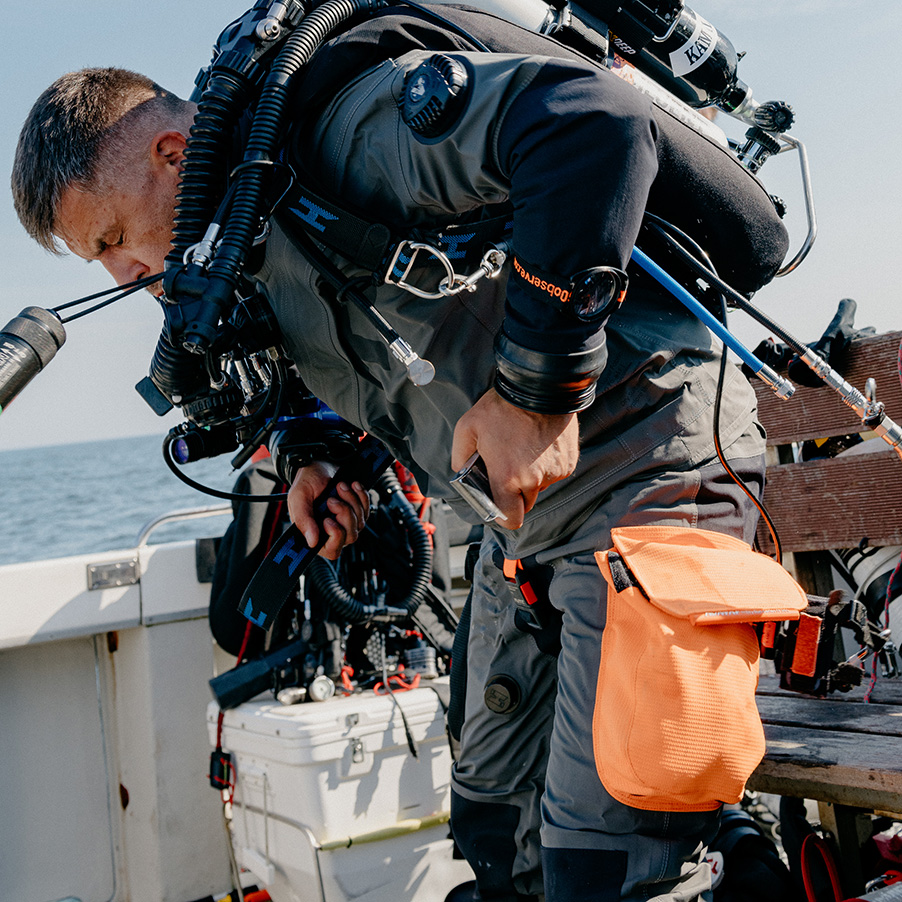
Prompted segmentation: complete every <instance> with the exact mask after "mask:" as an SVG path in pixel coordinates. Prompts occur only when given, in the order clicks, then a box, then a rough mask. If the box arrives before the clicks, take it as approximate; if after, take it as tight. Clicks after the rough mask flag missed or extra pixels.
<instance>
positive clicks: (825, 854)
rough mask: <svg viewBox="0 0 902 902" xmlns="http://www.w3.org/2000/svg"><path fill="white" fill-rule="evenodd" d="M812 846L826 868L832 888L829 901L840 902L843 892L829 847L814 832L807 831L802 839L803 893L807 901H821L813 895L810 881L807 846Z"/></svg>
mask: <svg viewBox="0 0 902 902" xmlns="http://www.w3.org/2000/svg"><path fill="white" fill-rule="evenodd" d="M811 846H813V847H814V848H815V849H816V850H817V852H818V854H819V855H820V856H821V860H822V861H823V862H824V866H825V867H826V869H827V876H828V877H829V878H830V888H831V889H832V890H833V899H832V900H830V902H842V899H843V892H842V887H841V886H840V882H839V872H838V871H837V870H836V862H835V861H834V860H833V853H832V852H831V851H830V847H829V846H828V845H827V843H826V842H824V840H823V839H821V837H820V836H818V835H817V834H816V833H809V834H808V836H806V837H805V839H804V840H803V841H802V851H801V859H802V883H803V884H804V885H805V895H806V896H807V897H808V902H822V900H819V899H818V898H817V897H816V896H815V895H814V887H813V886H812V883H811V862H810V860H809V847H811Z"/></svg>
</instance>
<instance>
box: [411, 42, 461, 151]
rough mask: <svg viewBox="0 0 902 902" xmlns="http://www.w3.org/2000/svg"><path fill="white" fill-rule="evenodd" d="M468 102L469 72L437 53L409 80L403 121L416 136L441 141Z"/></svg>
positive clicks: (459, 64)
mask: <svg viewBox="0 0 902 902" xmlns="http://www.w3.org/2000/svg"><path fill="white" fill-rule="evenodd" d="M466 99H467V70H466V68H465V67H464V65H463V63H460V62H458V61H457V60H454V59H451V58H450V57H448V56H445V55H444V54H442V53H436V54H434V55H433V56H431V57H430V58H429V59H428V60H426V62H424V63H421V64H420V65H419V66H417V68H416V69H414V70H413V72H411V73H410V75H408V76H407V78H406V79H405V81H404V92H403V95H402V97H401V118H402V119H403V120H404V122H405V123H406V124H407V126H408V127H409V128H410V130H411V131H412V132H414V133H415V134H417V135H420V136H421V137H423V138H438V137H439V136H441V135H443V134H446V133H447V132H448V131H449V130H450V129H451V127H452V126H453V125H454V123H455V122H456V121H457V119H458V117H459V116H460V114H461V112H462V111H463V108H464V105H465V103H466Z"/></svg>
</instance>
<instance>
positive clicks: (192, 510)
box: [135, 504, 232, 548]
mask: <svg viewBox="0 0 902 902" xmlns="http://www.w3.org/2000/svg"><path fill="white" fill-rule="evenodd" d="M231 512H232V505H231V504H212V505H210V506H208V507H189V508H184V509H182V510H176V511H170V512H169V513H168V514H161V515H160V516H158V517H153V518H152V519H150V520H148V521H147V522H146V523H145V524H144V525H143V526H142V527H141V530H140V532H139V533H138V538H137V539H136V540H135V547H136V548H143V547H144V546H145V545H146V544H147V539H148V538H149V536H150V534H151V533H152V532H153V531H154V530H155V529H156V528H157V527H158V526H162V525H163V524H164V523H171V522H173V521H175V520H201V519H204V518H206V517H216V516H219V515H220V514H229V513H231Z"/></svg>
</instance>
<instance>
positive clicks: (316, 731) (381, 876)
mask: <svg viewBox="0 0 902 902" xmlns="http://www.w3.org/2000/svg"><path fill="white" fill-rule="evenodd" d="M445 679H447V678H443V679H442V680H439V681H435V682H437V683H441V682H442V681H444V680H445ZM395 702H397V705H400V707H401V709H402V710H403V711H404V715H405V716H406V718H407V723H408V725H409V727H410V732H411V735H412V736H413V739H414V743H415V745H416V749H417V757H416V758H414V757H413V755H412V754H411V753H410V750H409V748H408V744H407V739H406V736H405V732H404V724H403V722H402V719H401V715H400V713H399V711H398V708H397V706H396V704H395ZM218 715H219V709H218V707H217V706H216V704H215V703H213V704H211V705H210V707H209V708H208V710H207V721H208V727H209V731H210V738H211V742H215V737H216V720H217V717H218ZM222 744H223V748H224V749H225V750H226V751H228V752H231V753H232V756H233V762H234V764H235V771H236V776H237V786H236V789H235V797H234V805H233V808H232V842H233V845H234V848H235V854H236V857H237V859H238V863H239V864H240V865H242V866H243V867H245V868H247V870H249V871H250V872H251V873H252V874H253V875H254V876H255V877H256V878H257V880H258V881H259V882H260V883H261V884H263V885H265V886H266V888H267V889H268V890H269V893H270V896H271V897H272V899H273V902H348V900H365V902H443V900H444V898H445V896H446V895H447V894H448V893H449V892H450V891H451V889H452V888H453V887H455V886H457V885H458V884H460V883H464V882H466V881H467V880H471V879H472V877H473V875H472V872H471V871H470V868H469V866H468V865H467V864H466V863H465V862H462V861H456V860H454V859H452V857H451V848H452V844H451V840H450V839H449V838H448V823H447V821H448V811H449V801H450V778H451V751H450V747H449V745H448V737H447V735H446V733H445V719H444V712H443V710H442V707H441V704H440V703H439V699H438V696H437V695H436V693H435V692H433V691H432V690H431V689H425V688H423V689H414V690H411V691H408V692H401V693H396V694H395V696H394V701H393V700H392V699H391V698H388V697H386V696H376V695H374V694H373V693H372V692H366V693H363V694H360V695H352V696H349V697H347V698H346V697H340V696H336V697H334V698H332V699H330V700H329V701H327V702H321V703H314V702H308V703H306V704H301V705H290V706H284V705H281V704H278V703H277V702H273V701H272V700H271V699H268V700H264V701H251V702H246V703H245V704H243V705H240V706H239V707H237V708H234V709H233V710H231V711H227V712H226V714H225V720H224V723H223V738H222Z"/></svg>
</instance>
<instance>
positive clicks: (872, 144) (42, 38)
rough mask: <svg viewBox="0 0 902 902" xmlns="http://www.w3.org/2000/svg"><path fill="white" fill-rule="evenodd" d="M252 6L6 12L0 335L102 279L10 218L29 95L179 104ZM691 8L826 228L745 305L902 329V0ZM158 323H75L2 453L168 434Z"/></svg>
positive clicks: (128, 311) (1, 43)
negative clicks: (167, 95) (776, 137)
mask: <svg viewBox="0 0 902 902" xmlns="http://www.w3.org/2000/svg"><path fill="white" fill-rule="evenodd" d="M471 2H472V3H473V5H478V0H471ZM250 5H251V0H246V2H236V0H219V2H217V3H205V2H199V0H179V2H173V0H157V2H155V3H138V2H134V0H78V2H77V3H73V2H71V0H66V2H63V0H51V2H49V3H47V4H44V5H43V6H42V7H41V11H40V14H39V15H38V14H37V13H35V12H34V11H33V10H32V11H31V12H30V13H29V12H27V11H26V9H25V8H23V9H21V10H18V8H17V10H18V11H17V13H16V15H15V16H13V15H8V16H7V18H6V24H5V27H4V28H3V30H2V37H0V92H2V97H0V99H2V103H0V170H2V171H3V173H4V180H3V188H2V191H0V238H2V242H0V246H2V251H0V255H2V256H0V271H2V286H3V287H2V289H0V326H2V325H3V324H5V323H6V322H8V321H9V320H10V319H11V318H12V317H14V316H16V315H17V314H18V313H19V312H20V311H21V310H22V309H23V308H24V307H26V306H30V305H35V306H42V307H54V306H57V305H59V304H61V303H64V302H65V301H67V300H69V299H71V298H75V297H80V296H82V295H86V294H89V293H92V292H95V291H99V290H101V289H103V288H107V287H109V285H110V284H111V283H110V280H109V277H108V276H107V275H106V273H105V271H104V270H103V268H102V267H101V266H100V265H99V264H97V263H92V264H86V263H85V262H83V261H81V260H78V259H77V258H73V257H69V258H63V259H57V258H54V257H53V256H51V255H49V254H47V253H46V252H45V251H43V250H41V249H40V248H39V247H38V246H37V245H36V244H34V243H33V242H32V241H31V239H29V238H28V237H27V235H26V234H25V232H24V231H23V230H22V228H21V226H19V224H18V221H17V220H16V216H15V213H14V211H13V209H12V201H11V197H10V192H9V187H8V185H9V182H8V174H9V172H10V168H11V165H12V157H13V152H14V149H15V144H16V140H17V137H18V132H19V128H20V127H21V124H22V121H23V120H24V118H25V116H26V114H27V112H28V110H29V108H30V107H31V104H32V103H33V102H34V100H35V99H36V98H37V96H38V95H39V94H40V93H41V91H43V90H44V88H46V87H47V86H48V85H49V84H50V83H51V82H52V81H53V80H54V79H56V78H57V77H58V76H60V75H62V74H63V73H64V72H67V71H70V70H73V69H78V68H81V67H83V66H108V65H116V66H124V67H127V68H132V69H136V70H138V71H141V72H144V73H145V74H147V75H149V76H150V77H151V78H153V79H155V80H156V81H158V82H160V83H161V84H163V85H165V86H166V87H169V88H170V89H172V90H173V91H175V92H176V93H178V94H181V95H182V96H187V95H188V94H189V93H190V91H191V88H192V86H193V82H194V76H195V75H196V73H197V71H198V69H199V68H200V67H201V66H203V65H206V63H207V62H209V56H210V48H211V46H212V44H213V41H214V40H215V38H216V36H217V35H218V34H219V32H220V31H221V30H222V28H223V27H225V25H226V24H228V22H229V21H230V20H231V19H233V18H234V17H235V16H237V15H238V14H240V13H241V12H243V11H244V9H245V8H247V7H249V6H250ZM689 5H690V6H692V8H693V9H695V10H696V11H697V12H698V13H700V14H701V15H702V16H704V17H705V18H706V19H707V20H708V21H710V22H711V23H713V24H714V25H715V26H716V27H717V28H718V29H719V30H720V31H721V32H722V33H723V34H724V35H725V36H726V37H727V38H729V39H730V40H731V41H732V43H733V44H734V45H735V47H736V49H737V50H739V51H745V52H746V53H747V56H746V57H745V58H744V59H743V60H742V62H741V64H740V68H739V73H740V76H741V77H742V78H743V80H744V81H745V82H747V83H748V84H749V85H750V86H751V87H752V89H753V92H754V96H755V97H756V99H758V100H760V101H764V100H770V99H779V100H786V101H788V102H789V103H790V104H791V105H792V106H793V108H794V110H795V112H796V117H797V119H796V121H797V124H796V126H795V127H794V128H793V130H792V134H793V136H794V137H796V138H798V139H799V140H801V141H803V142H804V143H805V145H806V147H807V150H808V155H809V158H810V165H811V176H812V182H813V188H814V198H815V203H816V209H817V220H818V228H819V234H818V238H817V241H816V243H815V246H814V249H813V250H812V251H811V253H810V255H809V256H808V259H807V260H806V261H805V262H804V263H802V264H801V266H800V267H799V268H798V269H797V270H796V271H795V272H794V273H792V274H790V275H789V276H787V277H785V278H782V279H778V280H776V281H775V282H774V283H772V284H771V285H769V286H767V287H766V288H765V289H763V290H762V291H761V292H759V293H758V295H757V296H756V298H755V302H756V303H757V304H758V305H759V306H761V307H762V308H764V309H765V310H766V311H767V312H768V313H769V314H770V315H771V316H773V317H774V318H775V319H777V320H778V321H779V322H781V323H782V324H783V325H784V326H785V327H786V328H788V329H789V330H790V331H791V332H793V333H794V334H795V335H796V336H797V337H798V338H800V339H802V340H803V341H813V340H814V339H816V338H817V337H818V336H819V335H820V333H821V332H822V331H823V329H824V327H825V326H826V325H827V323H828V322H829V320H830V318H831V317H832V315H833V312H834V311H835V309H836V305H837V303H838V302H839V300H840V299H841V298H844V297H851V298H854V299H855V300H856V301H858V305H859V310H858V317H857V320H856V323H857V324H858V325H861V326H864V325H872V326H875V327H876V328H877V329H878V330H879V331H888V330H895V329H900V328H902V311H900V306H899V297H900V291H899V288H898V287H897V275H896V272H897V266H898V263H899V261H900V256H902V255H900V254H899V252H898V251H897V244H898V241H899V235H900V225H902V188H900V186H902V174H900V171H899V168H900V162H899V150H898V149H899V147H900V146H902V129H900V124H899V120H898V118H896V117H897V116H898V111H899V110H900V109H902V74H900V70H899V64H898V40H899V35H900V34H902V4H900V3H899V0H744V2H742V3H737V2H736V0H698V2H697V3H690V4H689ZM7 7H10V5H9V4H7ZM8 11H9V12H10V13H12V8H11V7H10V8H9V9H8ZM718 122H719V123H720V124H722V125H723V127H724V128H725V130H726V131H728V133H729V134H730V135H731V137H739V136H741V134H742V132H743V131H744V129H743V128H742V127H740V126H738V124H736V123H734V122H731V121H730V120H728V119H726V118H725V117H723V116H721V117H720V119H719V120H718ZM798 172H799V164H798V159H797V156H796V155H795V154H782V155H780V157H779V158H776V159H772V160H770V161H769V162H768V163H767V164H766V165H765V167H764V168H763V170H762V173H761V176H762V180H763V182H764V183H765V186H766V187H767V188H768V190H769V191H770V192H771V193H774V194H778V195H779V196H781V197H782V198H783V199H784V200H785V201H786V202H787V204H788V205H789V215H788V216H787V225H788V228H789V230H790V235H791V238H792V247H791V250H790V254H794V253H795V250H796V249H797V248H798V247H799V246H800V245H801V243H802V241H803V239H804V237H805V231H806V222H805V214H804V207H803V203H802V193H801V181H800V179H799V175H798ZM159 326H160V314H159V313H158V311H157V308H156V305H155V302H154V301H153V300H152V299H151V298H150V297H149V296H148V295H145V294H143V293H142V294H140V295H135V296H132V297H130V298H128V299H126V300H124V301H122V302H120V303H119V304H116V305H113V306H112V307H110V308H108V309H106V310H103V311H101V312H99V313H97V314H94V315H91V316H88V317H85V318H84V319H81V320H78V321H76V322H73V323H72V324H70V325H69V326H68V327H67V333H68V339H67V342H66V344H65V345H64V347H63V348H62V349H61V350H60V352H59V353H58V354H57V356H56V358H55V359H54V360H53V361H51V363H50V365H49V366H48V368H47V369H46V370H45V371H44V372H43V373H40V374H39V375H38V376H37V377H36V379H35V380H34V381H33V382H32V383H31V384H30V385H29V386H28V387H27V388H26V389H25V390H24V391H23V392H22V394H21V395H20V396H19V397H18V399H17V400H16V401H15V403H14V404H12V405H11V406H10V407H9V409H8V410H6V411H3V413H2V414H0V450H6V449H12V448H22V447H30V446H38V445H46V444H60V443H66V442H74V441H87V440H91V439H102V438H114V437H120V436H129V435H144V434H159V435H162V434H163V433H165V432H166V431H167V430H168V429H169V428H170V427H171V426H173V425H175V424H176V423H177V422H178V421H179V417H178V415H177V413H170V414H169V415H168V416H167V417H164V418H157V417H156V416H155V415H154V414H153V413H151V412H150V409H149V408H147V407H146V405H145V404H144V402H143V401H142V400H141V399H140V398H139V397H138V395H137V393H136V392H135V391H134V388H133V386H134V384H135V383H136V382H138V381H139V380H140V379H141V378H143V377H144V376H145V375H146V373H147V366H148V363H149V361H150V356H151V354H152V351H153V348H154V346H155V344H156V339H157V336H158V334H159ZM731 327H732V329H733V330H734V332H736V333H737V334H738V335H739V336H740V337H741V338H742V339H743V340H744V341H745V342H746V343H747V344H749V345H750V346H752V347H754V345H756V344H757V343H758V341H759V340H760V339H761V338H764V337H766V335H767V332H766V330H764V328H763V327H760V326H757V325H755V324H754V323H753V322H751V321H750V320H748V319H747V318H746V317H745V316H744V315H743V314H738V313H733V314H732V318H731ZM878 394H879V386H878ZM788 403H792V402H791V401H790V402H788ZM837 403H839V402H837Z"/></svg>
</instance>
